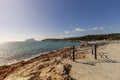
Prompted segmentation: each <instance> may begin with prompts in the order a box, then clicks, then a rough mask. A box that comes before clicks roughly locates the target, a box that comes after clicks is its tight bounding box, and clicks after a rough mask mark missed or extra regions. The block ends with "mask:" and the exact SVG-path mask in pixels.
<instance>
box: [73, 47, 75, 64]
mask: <svg viewBox="0 0 120 80" xmlns="http://www.w3.org/2000/svg"><path fill="white" fill-rule="evenodd" d="M74 61H75V46H73V62H74Z"/></svg>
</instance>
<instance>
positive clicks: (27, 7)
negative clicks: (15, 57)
mask: <svg viewBox="0 0 120 80" xmlns="http://www.w3.org/2000/svg"><path fill="white" fill-rule="evenodd" d="M117 32H120V0H0V37H1V38H0V41H21V40H25V39H27V38H36V39H37V40H41V39H44V38H62V37H71V36H83V35H88V34H104V33H117Z"/></svg>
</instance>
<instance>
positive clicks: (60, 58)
mask: <svg viewBox="0 0 120 80" xmlns="http://www.w3.org/2000/svg"><path fill="white" fill-rule="evenodd" d="M119 48H120V44H118V43H112V44H106V45H103V46H100V47H98V49H97V60H95V59H94V55H92V54H91V52H92V51H91V47H89V46H87V47H79V46H78V47H76V53H75V58H76V59H75V62H73V61H72V54H71V53H72V51H71V50H70V49H71V48H64V49H60V50H57V51H54V52H50V53H48V54H43V55H41V56H38V57H36V58H33V59H31V60H29V61H23V62H19V63H16V64H12V65H9V66H1V67H0V70H1V71H0V80H120V77H119V75H120V58H119V57H120V54H119V53H120V49H119Z"/></svg>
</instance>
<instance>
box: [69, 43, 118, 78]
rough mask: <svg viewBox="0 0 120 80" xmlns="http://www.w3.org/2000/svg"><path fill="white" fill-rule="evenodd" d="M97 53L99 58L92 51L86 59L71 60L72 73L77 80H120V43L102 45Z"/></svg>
mask: <svg viewBox="0 0 120 80" xmlns="http://www.w3.org/2000/svg"><path fill="white" fill-rule="evenodd" d="M97 53H98V59H97V60H95V59H94V56H93V55H91V52H90V53H89V54H87V57H86V59H82V60H81V59H77V60H76V62H72V61H70V60H69V61H68V62H69V63H70V64H71V65H72V70H71V73H70V75H71V76H72V77H73V78H74V79H75V80H120V43H119V44H118V43H115V44H107V45H104V46H101V47H99V48H98V49H97Z"/></svg>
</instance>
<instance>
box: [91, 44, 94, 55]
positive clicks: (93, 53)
mask: <svg viewBox="0 0 120 80" xmlns="http://www.w3.org/2000/svg"><path fill="white" fill-rule="evenodd" d="M91 49H92V55H93V54H94V45H92V48H91Z"/></svg>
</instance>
